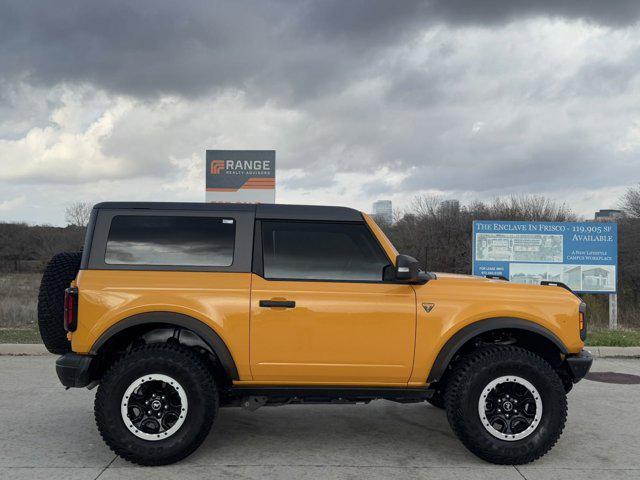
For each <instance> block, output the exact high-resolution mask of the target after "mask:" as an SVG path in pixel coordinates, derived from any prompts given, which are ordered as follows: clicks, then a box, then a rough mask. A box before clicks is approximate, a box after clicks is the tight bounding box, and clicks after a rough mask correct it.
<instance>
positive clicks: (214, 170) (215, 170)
mask: <svg viewBox="0 0 640 480" xmlns="http://www.w3.org/2000/svg"><path fill="white" fill-rule="evenodd" d="M222 169H224V160H213V161H212V162H211V175H218V174H219V173H220V170H222Z"/></svg>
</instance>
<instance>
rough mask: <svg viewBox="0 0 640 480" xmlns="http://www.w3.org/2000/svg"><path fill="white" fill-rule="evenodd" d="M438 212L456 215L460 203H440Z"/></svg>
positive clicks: (457, 201) (446, 201)
mask: <svg viewBox="0 0 640 480" xmlns="http://www.w3.org/2000/svg"><path fill="white" fill-rule="evenodd" d="M439 207H440V210H441V211H442V212H444V213H458V212H459V211H460V201H459V200H455V199H452V200H443V201H442V202H440V205H439Z"/></svg>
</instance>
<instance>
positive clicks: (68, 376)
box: [56, 352, 93, 388]
mask: <svg viewBox="0 0 640 480" xmlns="http://www.w3.org/2000/svg"><path fill="white" fill-rule="evenodd" d="M92 362H93V357H92V356H90V355H78V354H77V353H73V352H70V353H66V354H64V355H62V356H61V357H59V358H58V360H56V373H57V374H58V378H59V379H60V383H62V385H64V386H65V387H67V388H70V387H77V388H81V387H86V386H87V385H89V383H91V375H90V370H91V364H92Z"/></svg>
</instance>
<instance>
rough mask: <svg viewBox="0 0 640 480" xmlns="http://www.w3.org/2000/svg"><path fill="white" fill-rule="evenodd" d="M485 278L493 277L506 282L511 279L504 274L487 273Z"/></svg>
mask: <svg viewBox="0 0 640 480" xmlns="http://www.w3.org/2000/svg"><path fill="white" fill-rule="evenodd" d="M484 278H491V279H493V280H504V281H505V282H508V281H509V279H508V278H507V277H505V276H504V275H485V276H484Z"/></svg>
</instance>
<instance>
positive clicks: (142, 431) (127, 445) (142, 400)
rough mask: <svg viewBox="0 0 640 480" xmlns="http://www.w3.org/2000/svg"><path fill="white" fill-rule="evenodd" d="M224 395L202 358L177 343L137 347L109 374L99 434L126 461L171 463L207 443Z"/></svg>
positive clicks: (99, 399) (99, 398) (102, 390)
mask: <svg viewBox="0 0 640 480" xmlns="http://www.w3.org/2000/svg"><path fill="white" fill-rule="evenodd" d="M217 409H218V394H217V390H216V386H215V383H214V380H213V376H212V375H211V372H210V371H209V370H208V368H207V365H206V363H205V362H204V361H203V360H202V358H201V357H200V356H199V355H198V354H197V353H195V352H193V351H192V350H190V349H189V348H186V347H183V346H181V345H177V344H169V343H162V344H151V345H146V346H143V347H139V348H136V349H134V350H133V351H132V352H131V353H129V354H127V355H125V356H124V357H122V358H121V359H120V360H118V361H117V362H116V363H115V364H114V365H113V366H112V367H111V368H110V369H109V370H108V371H107V373H106V374H105V375H104V377H103V379H102V382H101V384H100V386H99V387H98V392H97V394H96V400H95V417H96V424H97V425H98V430H99V431H100V434H101V435H102V438H103V439H104V441H105V442H106V444H107V445H108V446H109V447H110V448H111V450H113V451H114V452H115V453H116V454H117V455H119V456H121V457H122V458H124V459H125V460H128V461H130V462H133V463H137V464H140V465H166V464H170V463H174V462H177V461H178V460H181V459H183V458H185V457H186V456H187V455H189V454H190V453H192V452H193V451H194V450H195V449H196V448H198V446H200V444H201V443H202V442H203V441H204V439H205V438H206V436H207V434H208V433H209V429H210V428H211V424H212V423H213V420H214V418H215V415H216V412H217Z"/></svg>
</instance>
